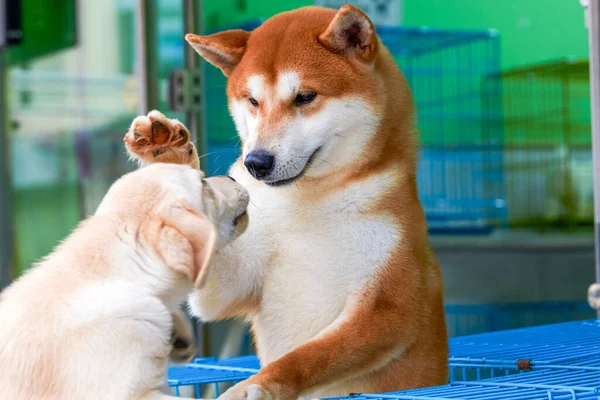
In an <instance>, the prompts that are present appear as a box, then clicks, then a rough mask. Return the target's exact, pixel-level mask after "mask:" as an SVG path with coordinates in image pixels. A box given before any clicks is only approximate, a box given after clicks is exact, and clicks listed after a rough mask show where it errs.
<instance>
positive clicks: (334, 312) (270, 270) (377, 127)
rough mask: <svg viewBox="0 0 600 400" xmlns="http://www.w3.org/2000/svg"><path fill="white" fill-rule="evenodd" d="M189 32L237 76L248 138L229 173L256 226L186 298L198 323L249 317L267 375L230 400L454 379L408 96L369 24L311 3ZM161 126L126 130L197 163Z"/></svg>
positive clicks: (171, 156) (155, 151)
mask: <svg viewBox="0 0 600 400" xmlns="http://www.w3.org/2000/svg"><path fill="white" fill-rule="evenodd" d="M186 40H187V41H188V42H189V43H190V45H192V46H193V47H194V49H196V51H197V52H198V53H199V54H200V55H201V56H202V57H204V58H205V59H206V60H207V61H208V62H210V63H211V64H213V65H215V66H216V67H218V68H220V69H221V70H222V71H223V73H224V74H225V75H226V76H227V77H228V83H227V96H228V99H229V107H230V111H231V114H232V116H233V119H234V121H235V124H236V127H237V130H238V132H239V135H240V137H241V139H242V143H243V154H242V156H241V158H240V159H239V160H238V161H237V162H236V163H235V164H234V165H233V166H232V167H231V170H230V174H231V175H232V176H233V177H234V178H235V179H236V180H237V181H238V182H239V183H241V184H242V185H243V186H245V187H246V188H247V189H248V191H249V193H250V199H251V205H250V206H249V211H248V212H249V219H250V223H249V227H248V231H247V233H246V234H245V235H243V236H242V237H241V238H240V239H239V240H237V241H236V242H235V243H233V244H232V245H231V246H228V247H227V248H225V249H223V250H222V251H220V252H219V253H218V254H216V255H215V258H214V259H213V261H212V263H211V266H210V269H209V272H208V276H207V282H206V285H205V286H204V287H203V288H202V289H200V290H196V291H195V292H194V294H193V295H192V297H191V298H190V306H191V309H192V311H193V312H194V313H195V314H196V315H198V316H199V317H201V318H202V319H203V320H206V321H212V320H217V319H222V318H228V317H236V316H237V317H242V318H246V319H247V320H249V321H250V322H251V324H252V331H253V333H254V336H255V341H256V346H257V348H258V355H259V357H260V360H261V362H262V365H263V368H262V370H261V371H260V373H258V374H257V375H255V376H254V377H252V378H250V379H248V380H247V381H244V382H241V383H239V384H238V385H236V386H234V387H232V388H231V389H230V390H228V391H227V392H226V393H225V394H223V396H222V397H223V398H226V399H243V398H248V399H268V398H273V399H293V398H298V397H322V396H338V395H347V394H348V393H350V392H362V393H365V392H369V393H373V392H383V391H391V390H398V389H407V388H416V387H423V386H430V385H438V384H443V383H445V382H446V379H447V366H446V362H447V355H448V347H447V335H446V327H445V322H444V310H443V302H442V278H441V275H440V271H439V268H438V264H437V261H436V258H435V256H434V254H433V253H432V250H431V248H430V245H429V243H428V238H427V227H426V221H425V217H424V214H423V210H422V207H421V204H420V202H419V199H418V197H417V187H416V181H415V175H416V160H417V145H416V139H415V132H414V129H413V125H414V119H413V114H414V110H413V101H412V97H411V93H410V90H409V87H408V85H407V83H406V81H405V79H404V77H403V76H402V74H401V72H400V70H399V69H398V67H397V65H396V63H395V62H394V60H393V59H392V56H391V55H390V53H389V52H388V50H387V49H386V48H385V47H384V46H383V45H382V43H381V41H380V40H379V38H378V37H377V36H376V33H375V30H374V27H373V24H372V23H371V21H370V20H369V19H368V17H367V16H366V15H365V14H364V13H363V12H362V11H361V10H359V9H357V8H355V7H352V6H344V7H342V8H341V9H340V10H339V11H337V12H336V11H335V10H331V9H326V8H319V7H307V8H302V9H298V10H295V11H291V12H286V13H282V14H278V15H276V16H274V17H272V18H271V19H269V20H267V21H266V22H265V23H264V24H262V25H261V26H260V27H258V28H257V29H255V30H254V31H252V32H245V31H242V30H231V31H224V32H220V33H216V34H213V35H210V36H197V35H194V34H188V35H187V36H186ZM207 101H210V99H207ZM140 118H142V119H140V120H139V121H138V122H139V123H140V124H143V125H145V126H152V125H153V124H154V123H155V122H156V121H157V120H158V121H162V122H161V123H160V124H159V125H161V126H169V124H171V122H170V121H169V120H166V119H164V117H163V116H162V115H160V114H158V113H153V114H150V115H149V116H148V117H145V119H144V117H140ZM133 131H135V129H132V132H133ZM161 135H162V134H160V132H158V133H157V135H156V136H157V137H158V138H159V140H157V141H155V140H153V136H152V135H149V134H146V136H142V137H139V135H138V139H137V140H136V139H135V138H134V137H133V135H132V133H131V132H130V133H129V134H128V136H127V138H126V139H127V141H128V143H129V145H128V148H129V151H130V153H131V154H132V155H133V156H134V157H136V158H138V159H140V160H141V161H143V162H145V163H151V162H181V163H188V164H194V163H197V155H196V153H195V150H194V148H193V146H192V145H191V144H190V143H189V140H186V138H185V137H182V138H179V137H178V136H177V131H176V128H171V131H170V133H169V135H170V136H169V137H171V138H173V139H172V140H173V144H171V142H167V141H163V140H162V139H160V138H161V137H162V136H161ZM163 136H164V135H163ZM138 140H140V141H141V144H139V143H138Z"/></svg>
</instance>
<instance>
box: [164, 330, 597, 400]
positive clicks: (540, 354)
mask: <svg viewBox="0 0 600 400" xmlns="http://www.w3.org/2000/svg"><path fill="white" fill-rule="evenodd" d="M449 367H450V376H449V384H448V385H445V386H439V387H432V388H426V389H416V390H409V391H401V392H393V393H386V394H371V395H369V394H361V395H354V396H352V397H348V399H414V400H446V399H469V400H477V399H486V400H487V399H505V400H516V399H522V400H526V399H527V400H529V399H531V400H533V399H556V400H567V399H599V398H600V320H588V321H581V322H570V323H562V324H554V325H545V326H540V327H534V328H523V329H515V330H509V331H502V332H494V333H486V334H480V335H472V336H464V337H457V338H454V339H450V359H449ZM259 369H260V363H259V362H258V359H257V358H256V357H255V356H244V357H236V358H231V359H227V360H217V359H215V358H205V359H197V360H195V361H194V362H193V363H191V364H188V365H185V366H177V367H171V368H170V369H169V380H168V383H169V385H170V386H171V387H173V388H175V390H176V393H177V394H179V389H180V388H181V387H183V386H192V387H194V386H195V387H196V394H197V395H198V396H199V393H200V387H201V386H202V385H209V384H210V385H215V387H216V390H217V393H218V383H220V382H231V383H235V382H239V381H241V380H244V379H246V378H248V377H250V376H252V375H254V374H255V373H257V372H258V371H259Z"/></svg>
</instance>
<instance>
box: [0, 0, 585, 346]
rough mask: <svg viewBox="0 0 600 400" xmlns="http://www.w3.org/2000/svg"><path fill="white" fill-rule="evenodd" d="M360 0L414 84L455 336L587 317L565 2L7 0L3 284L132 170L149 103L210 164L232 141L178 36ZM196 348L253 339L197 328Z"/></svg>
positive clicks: (219, 84) (579, 60)
mask: <svg viewBox="0 0 600 400" xmlns="http://www.w3.org/2000/svg"><path fill="white" fill-rule="evenodd" d="M345 3H353V4H355V5H358V6H360V7H362V8H363V9H364V10H365V11H366V12H367V14H369V15H370V16H371V18H372V19H373V21H374V22H375V24H376V25H377V29H378V32H379V34H380V37H381V38H382V40H383V43H384V44H385V45H386V46H388V48H389V49H390V51H391V52H392V53H393V55H394V57H395V58H396V60H397V62H398V64H399V65H400V67H401V68H402V70H403V72H404V74H405V75H406V77H407V78H408V80H409V82H410V84H411V87H412V89H413V92H414V96H415V98H416V102H417V108H418V121H419V126H418V127H419V129H420V131H421V143H422V154H421V160H420V164H419V173H418V181H419V189H420V196H421V200H422V202H423V205H424V207H425V211H426V215H427V219H428V221H429V227H430V232H431V238H432V242H433V244H434V247H435V250H436V252H437V254H438V257H439V259H440V262H441V266H442V270H443V274H444V278H445V284H446V303H447V306H446V310H447V321H448V328H449V332H450V334H451V335H452V336H455V335H464V334H471V333H479V332H486V331H493V330H500V329H508V328H514V327H522V326H531V325H539V324H546V323H552V322H561V321H569V320H575V319H583V318H591V317H594V316H595V313H594V312H593V311H592V310H591V309H590V308H589V307H588V305H587V302H586V291H587V287H588V285H589V284H590V283H592V282H593V281H594V279H595V278H594V246H593V244H594V240H593V198H592V192H593V189H592V157H591V154H592V153H591V126H590V95H589V67H588V44H587V30H586V29H585V23H584V10H583V8H582V6H581V4H580V2H579V1H577V0H552V1H549V0H527V1H523V0H485V1H481V0H347V1H337V0H314V1H313V0H287V1H285V2H283V1H276V0H204V1H199V0H198V1H194V0H154V1H150V0H138V1H136V0H102V1H95V0H53V1H50V0H4V1H0V4H1V5H2V7H0V9H1V11H0V12H3V13H4V16H5V18H3V19H0V20H3V21H4V22H5V23H4V24H3V26H2V25H0V28H2V32H1V33H0V43H2V49H1V50H0V74H1V75H0V201H1V203H0V204H1V205H2V207H1V208H0V235H1V236H0V264H1V265H0V267H1V272H2V274H1V275H0V278H1V283H2V286H6V285H7V284H8V283H9V282H10V281H11V280H12V279H15V278H16V277H18V276H19V275H20V274H22V273H23V272H24V271H26V270H27V269H28V268H30V267H31V265H32V264H33V263H34V262H35V261H36V260H39V259H40V257H42V256H44V255H46V254H47V253H49V252H50V251H51V250H52V248H53V247H54V246H55V245H56V244H57V243H58V242H59V241H60V240H61V239H62V238H63V237H65V236H66V235H67V234H68V233H69V232H70V230H71V229H72V228H73V227H74V226H75V225H76V224H77V222H78V221H79V220H81V219H82V218H84V217H86V216H87V215H90V214H92V213H93V212H94V210H95V207H96V206H97V205H98V203H99V201H100V200H101V198H102V196H103V194H104V193H105V191H106V190H107V188H108V187H109V186H110V184H111V183H112V182H113V181H114V180H115V179H116V178H118V177H119V176H120V175H122V174H123V173H125V172H127V171H130V170H132V169H133V168H134V167H135V166H134V165H133V164H132V163H130V162H129V161H128V157H127V156H126V155H125V151H124V147H123V142H122V137H123V135H124V134H125V132H126V131H127V129H128V127H129V124H130V122H131V120H132V118H134V117H135V116H136V115H137V114H140V113H145V112H146V111H147V110H148V109H152V108H158V109H160V110H161V111H163V112H165V113H166V114H168V115H169V116H170V117H176V118H179V119H181V120H182V121H186V123H187V124H188V126H190V127H191V128H192V130H193V131H194V135H196V137H197V140H198V146H199V149H200V150H201V152H202V153H204V154H206V156H205V157H203V158H202V161H203V168H204V169H205V170H206V171H207V172H208V173H209V174H223V173H226V171H227V168H228V166H229V164H231V162H232V161H233V160H235V158H236V157H237V155H238V148H237V147H236V145H237V143H238V138H237V135H236V132H235V129H234V126H233V123H232V121H231V119H230V117H229V113H228V110H227V107H226V98H225V78H224V77H223V75H222V74H221V72H220V71H219V70H217V69H216V68H213V67H211V66H210V65H205V63H203V62H202V61H201V60H200V59H199V57H197V56H195V55H194V54H193V53H192V52H191V51H190V49H188V48H187V46H186V45H184V42H183V35H184V34H185V33H187V32H194V33H210V32H215V31H218V30H221V29H227V28H238V27H241V28H243V29H253V28H254V27H256V26H258V25H259V24H260V23H261V21H263V20H264V19H266V18H269V17H270V16H272V15H274V14H276V13H278V12H282V11H286V10H290V9H294V8H297V7H302V6H307V5H312V4H318V5H324V6H329V7H334V8H337V7H339V6H341V5H343V4H345ZM198 335H199V340H200V343H201V349H200V353H201V354H205V355H218V354H220V355H235V354H239V353H248V352H253V349H252V343H251V340H250V339H249V337H248V335H247V331H246V329H245V328H244V327H243V326H242V325H240V324H238V323H231V322H224V323H218V324H211V325H206V326H202V327H199V329H198Z"/></svg>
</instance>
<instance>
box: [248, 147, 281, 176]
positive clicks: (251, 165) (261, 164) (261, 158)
mask: <svg viewBox="0 0 600 400" xmlns="http://www.w3.org/2000/svg"><path fill="white" fill-rule="evenodd" d="M274 163H275V157H273V156H272V155H271V154H269V153H267V152H266V151H264V150H254V151H251V152H250V153H248V155H247V156H246V159H245V160H244V165H245V166H246V169H247V170H248V172H250V175H252V176H253V177H255V178H256V179H263V178H264V177H266V176H267V175H269V173H271V170H272V169H273V164H274Z"/></svg>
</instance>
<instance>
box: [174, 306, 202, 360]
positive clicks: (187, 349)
mask: <svg viewBox="0 0 600 400" xmlns="http://www.w3.org/2000/svg"><path fill="white" fill-rule="evenodd" d="M172 317H173V331H172V334H171V352H170V353H169V359H170V361H171V362H172V363H175V364H185V363H188V362H190V361H192V360H193V359H194V357H195V356H196V350H197V348H196V341H195V340H194V331H193V329H192V325H191V324H190V323H189V322H188V321H187V320H186V318H185V317H184V316H183V315H182V314H181V313H178V312H177V313H173V315H172Z"/></svg>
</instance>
